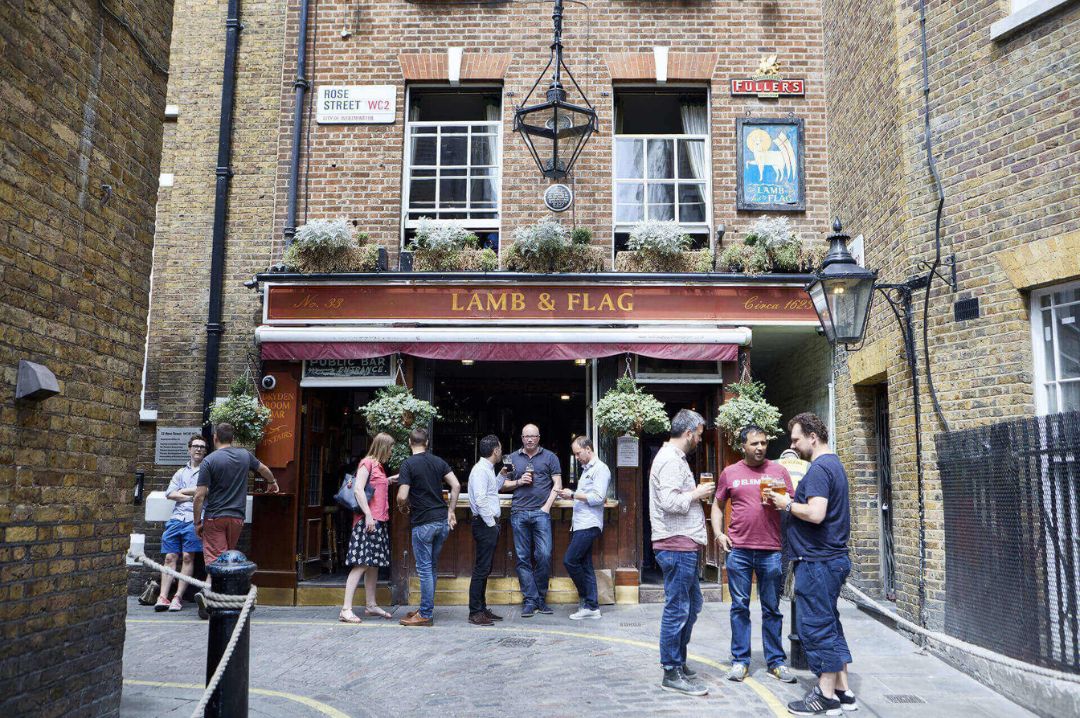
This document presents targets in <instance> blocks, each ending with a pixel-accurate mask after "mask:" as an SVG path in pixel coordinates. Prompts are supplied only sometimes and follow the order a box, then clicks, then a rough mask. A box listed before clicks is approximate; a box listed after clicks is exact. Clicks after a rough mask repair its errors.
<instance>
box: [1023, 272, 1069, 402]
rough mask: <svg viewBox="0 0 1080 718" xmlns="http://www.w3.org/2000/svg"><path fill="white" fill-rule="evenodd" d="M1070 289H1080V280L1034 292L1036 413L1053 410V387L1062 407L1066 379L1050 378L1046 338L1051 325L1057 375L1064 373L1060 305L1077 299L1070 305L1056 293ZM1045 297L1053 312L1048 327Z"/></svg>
mask: <svg viewBox="0 0 1080 718" xmlns="http://www.w3.org/2000/svg"><path fill="white" fill-rule="evenodd" d="M1069 289H1080V281H1077V282H1067V283H1065V284H1055V285H1053V286H1050V287H1046V288H1045V289H1038V290H1035V291H1033V292H1032V293H1031V300H1030V301H1031V303H1030V305H1029V309H1028V311H1029V314H1030V317H1031V356H1032V362H1031V363H1032V366H1033V368H1034V371H1033V372H1032V378H1033V379H1034V383H1035V413H1036V415H1037V416H1046V415H1047V414H1049V413H1050V396H1049V393H1050V391H1051V390H1053V391H1055V392H1058V393H1057V397H1056V399H1057V411H1059V412H1060V411H1062V408H1061V407H1062V404H1061V393H1060V391H1059V386H1060V384H1061V383H1062V381H1063V380H1061V379H1055V380H1054V381H1053V382H1052V384H1053V386H1052V387H1051V386H1048V383H1051V382H1050V380H1048V378H1047V371H1046V364H1045V362H1046V353H1045V342H1044V340H1043V336H1044V332H1045V331H1046V329H1048V328H1049V329H1050V331H1051V332H1053V346H1054V376H1055V377H1058V376H1061V371H1060V357H1059V355H1060V351H1059V350H1058V345H1059V343H1058V331H1057V321H1056V315H1057V309H1058V307H1059V306H1071V305H1072V304H1074V302H1069V303H1068V304H1067V305H1057V304H1054V300H1053V295H1054V292H1061V291H1066V290H1069ZM1043 297H1050V316H1051V326H1050V327H1046V326H1045V325H1044V324H1043V308H1042V306H1041V300H1042V298H1043ZM1064 382H1065V383H1074V382H1080V379H1065V380H1064Z"/></svg>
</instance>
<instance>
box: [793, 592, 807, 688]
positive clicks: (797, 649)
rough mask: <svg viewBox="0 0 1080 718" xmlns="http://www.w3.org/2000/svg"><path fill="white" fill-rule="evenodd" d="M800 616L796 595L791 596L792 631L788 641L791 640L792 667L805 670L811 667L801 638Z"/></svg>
mask: <svg viewBox="0 0 1080 718" xmlns="http://www.w3.org/2000/svg"><path fill="white" fill-rule="evenodd" d="M798 620H799V619H798V616H797V615H796V613H795V597H794V596H792V597H791V633H789V634H788V641H790V642H791V652H790V653H791V667H792V668H794V669H795V670H799V671H805V670H806V669H807V668H809V667H810V664H809V663H807V661H806V651H805V650H803V647H802V639H801V638H799V630H798V629H797V628H796V626H798V625H799V624H798Z"/></svg>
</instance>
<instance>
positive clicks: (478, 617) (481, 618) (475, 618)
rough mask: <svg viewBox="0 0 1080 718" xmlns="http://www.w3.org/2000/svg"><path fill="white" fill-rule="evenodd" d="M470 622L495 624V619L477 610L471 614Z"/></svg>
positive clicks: (485, 624)
mask: <svg viewBox="0 0 1080 718" xmlns="http://www.w3.org/2000/svg"><path fill="white" fill-rule="evenodd" d="M469 623H471V624H472V625H474V626H494V625H495V621H492V620H491V619H490V618H488V617H487V614H486V613H484V612H483V611H476V612H475V613H470V614H469Z"/></svg>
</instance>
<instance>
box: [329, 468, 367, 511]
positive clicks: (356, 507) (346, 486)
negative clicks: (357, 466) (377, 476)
mask: <svg viewBox="0 0 1080 718" xmlns="http://www.w3.org/2000/svg"><path fill="white" fill-rule="evenodd" d="M355 479H356V477H355V476H353V475H352V474H345V480H344V481H342V482H341V488H340V489H338V492H337V493H336V494H334V501H336V502H337V503H338V506H340V507H341V508H343V509H348V510H349V511H352V512H353V513H354V514H358V513H360V504H359V503H357V501H356V493H355V492H354V491H353V481H354V480H355ZM364 496H366V497H367V500H368V504H370V503H371V501H372V499H374V498H375V487H374V486H372V485H371V481H370V480H369V481H368V482H367V483H366V484H365V485H364Z"/></svg>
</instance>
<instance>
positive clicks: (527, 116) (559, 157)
mask: <svg viewBox="0 0 1080 718" xmlns="http://www.w3.org/2000/svg"><path fill="white" fill-rule="evenodd" d="M562 18H563V3H562V0H555V9H554V11H553V12H552V15H551V19H552V20H553V21H554V25H555V39H554V41H553V42H552V43H551V57H550V59H549V60H548V64H547V66H546V67H545V68H544V70H543V72H541V73H540V77H539V78H537V80H536V82H535V83H534V84H533V86H532V89H531V90H529V94H528V95H526V96H525V99H524V100H523V101H522V103H521V106H520V107H518V109H517V111H516V112H515V113H514V130H515V131H516V132H519V133H520V134H521V138H522V139H523V140H525V144H526V146H528V148H529V153H530V154H531V155H532V158H533V160H534V161H535V162H536V166H537V167H539V168H540V173H541V174H543V175H544V176H545V177H547V178H548V179H555V180H558V179H562V178H564V177H566V175H567V174H568V173H569V172H570V169H571V168H572V167H573V166H574V162H575V161H576V160H577V158H578V155H579V154H581V150H582V148H583V147H585V143H586V142H588V141H589V136H590V135H592V133H593V132H596V129H597V120H596V110H594V109H593V106H592V105H591V104H590V103H589V99H588V98H587V97H585V93H584V92H582V91H581V87H579V86H578V84H577V81H576V80H575V79H574V76H573V74H572V73H571V72H570V68H568V67H567V66H566V64H565V63H564V62H563V45H562ZM549 69H551V70H552V75H551V84H550V85H549V86H548V89H547V92H546V93H545V100H544V102H541V103H539V104H536V105H530V104H529V100H530V98H532V95H533V93H534V92H535V91H536V88H537V87H539V86H540V83H541V82H543V80H544V78H545V76H546V75H547V71H548V70H549ZM563 72H565V73H566V76H567V77H569V78H570V82H571V83H572V84H573V87H574V89H575V90H577V93H578V95H580V96H581V102H583V103H584V105H577V104H573V103H571V102H568V101H567V94H566V87H565V86H564V85H563V83H562V73H563Z"/></svg>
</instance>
